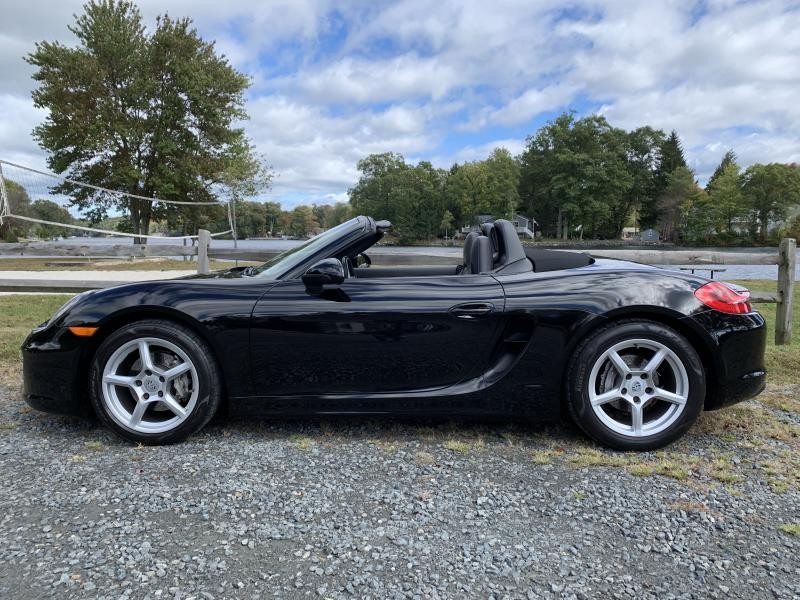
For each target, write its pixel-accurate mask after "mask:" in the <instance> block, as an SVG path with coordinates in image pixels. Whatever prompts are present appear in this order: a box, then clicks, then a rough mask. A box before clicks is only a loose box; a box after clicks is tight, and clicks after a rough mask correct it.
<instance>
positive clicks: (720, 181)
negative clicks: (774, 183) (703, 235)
mask: <svg viewBox="0 0 800 600" xmlns="http://www.w3.org/2000/svg"><path fill="white" fill-rule="evenodd" d="M726 156H727V154H726ZM724 160H725V159H723V161H724ZM708 192H709V198H710V200H711V202H710V206H709V208H710V212H711V220H712V223H713V228H714V231H715V233H716V234H717V235H718V236H719V235H721V236H732V235H733V234H734V224H735V223H736V222H738V221H740V220H744V219H746V217H747V213H748V207H747V204H746V203H745V197H744V193H743V192H742V176H741V173H740V172H739V165H737V164H736V163H735V162H728V163H727V164H725V165H724V166H722V168H721V170H720V172H719V173H718V174H717V177H716V178H715V179H714V181H713V182H712V183H711V184H710V185H709V187H708Z"/></svg>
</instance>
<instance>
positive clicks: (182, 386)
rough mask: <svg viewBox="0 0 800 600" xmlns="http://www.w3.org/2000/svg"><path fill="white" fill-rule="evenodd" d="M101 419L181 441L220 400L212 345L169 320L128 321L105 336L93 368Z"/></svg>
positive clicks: (151, 437)
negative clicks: (210, 346) (128, 323)
mask: <svg viewBox="0 0 800 600" xmlns="http://www.w3.org/2000/svg"><path fill="white" fill-rule="evenodd" d="M89 380H90V395H91V400H92V404H93V406H94V409H95V412H96V413H97V414H98V416H99V417H100V419H101V420H102V421H103V422H104V423H105V424H106V425H107V426H108V427H110V428H111V429H113V430H114V431H115V432H116V433H117V434H119V435H120V436H122V437H124V438H126V439H128V440H132V441H135V442H140V443H143V444H168V443H173V442H178V441H181V440H183V439H185V438H186V437H188V436H189V435H191V434H193V433H195V432H196V431H198V430H199V429H200V428H202V427H203V426H204V425H205V424H206V423H208V421H209V420H210V419H211V417H213V416H214V413H215V412H216V411H217V408H218V407H219V404H220V385H219V382H220V377H219V371H218V368H217V365H216V362H215V361H214V359H213V355H212V352H211V349H210V348H209V347H208V345H207V344H206V343H205V341H204V340H202V339H201V338H200V337H198V336H197V335H196V334H195V333H194V332H193V331H191V330H190V329H188V328H186V327H183V326H181V325H178V324H177V323H172V322H170V321H161V320H147V321H139V322H136V323H132V324H130V325H126V326H124V327H122V328H120V329H119V330H117V331H115V332H114V333H113V334H111V335H110V336H109V337H108V338H107V339H105V340H104V341H103V343H102V344H101V345H100V347H99V348H98V350H97V353H96V354H95V357H94V361H93V362H92V367H91V371H90V374H89Z"/></svg>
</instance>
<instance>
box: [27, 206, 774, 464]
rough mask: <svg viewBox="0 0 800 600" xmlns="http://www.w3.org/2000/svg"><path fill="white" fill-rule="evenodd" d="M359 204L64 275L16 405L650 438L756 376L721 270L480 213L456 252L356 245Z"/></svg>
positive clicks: (630, 444) (753, 384)
mask: <svg viewBox="0 0 800 600" xmlns="http://www.w3.org/2000/svg"><path fill="white" fill-rule="evenodd" d="M389 227H390V224H389V223H388V222H385V221H375V220H373V219H372V218H369V217H363V216H362V217H357V218H355V219H352V220H350V221H348V222H346V223H344V224H342V225H339V226H337V227H334V228H332V229H330V230H328V231H326V232H325V233H322V234H321V235H318V236H316V237H314V238H312V239H311V240H309V241H308V242H306V243H304V244H302V245H300V246H297V247H295V248H292V249H291V250H288V251H287V252H284V253H283V254H281V255H279V256H277V257H276V258H274V259H272V260H270V261H269V262H267V263H265V264H263V265H262V266H260V267H247V268H235V269H231V270H228V271H222V272H216V273H212V274H210V275H205V276H201V275H198V276H191V277H183V278H178V279H171V280H162V281H149V282H143V283H133V284H127V285H121V286H118V287H114V288H109V289H104V290H98V291H91V292H86V293H83V294H79V295H77V296H75V297H74V298H73V299H71V300H70V301H69V302H67V303H66V304H65V305H64V306H63V307H62V308H61V309H60V310H59V311H58V312H57V313H56V314H55V315H53V317H52V318H51V319H50V320H49V321H47V322H45V323H43V324H42V325H41V326H39V327H37V328H36V329H34V330H33V331H32V332H31V334H30V335H29V336H28V338H27V339H26V340H25V342H24V344H23V346H22V353H23V364H24V380H25V383H24V394H25V397H26V399H27V401H28V403H29V404H30V405H31V406H33V407H34V408H37V409H40V410H44V411H51V412H58V413H66V414H75V415H89V414H92V413H94V414H96V415H97V416H98V417H99V418H100V420H101V421H102V422H104V423H105V424H106V425H108V426H109V427H110V428H111V429H113V430H114V431H115V432H117V433H118V434H119V435H121V436H123V437H125V438H127V439H129V440H133V441H137V442H142V443H145V444H156V443H169V442H176V441H179V440H182V439H184V438H185V437H187V436H189V435H191V434H192V433H194V432H196V431H198V430H199V429H200V428H201V427H203V426H204V425H205V424H206V423H208V421H209V420H210V419H211V418H212V416H214V414H215V413H216V412H217V411H219V410H220V409H222V408H224V409H225V410H226V411H228V412H229V413H232V414H253V413H258V414H261V415H265V414H267V415H269V414H273V415H305V414H343V413H370V414H389V413H391V414H432V413H438V414H445V415H454V416H455V415H462V416H465V415H471V416H481V415H486V416H488V415H515V416H519V417H531V418H535V419H540V420H541V419H554V418H558V417H559V416H561V415H568V416H569V417H571V418H572V419H573V420H574V421H575V422H576V423H577V424H578V426H580V427H581V428H582V429H583V431H585V432H586V433H587V434H588V435H589V436H591V437H593V438H594V439H596V440H598V441H600V442H602V443H604V444H606V445H608V446H612V447H615V448H621V449H642V450H644V449H652V448H657V447H660V446H663V445H665V444H667V443H669V442H671V441H672V440H674V439H676V438H677V437H678V436H680V435H681V434H683V433H684V432H685V431H686V430H687V429H688V428H689V426H690V425H691V424H692V422H693V421H694V420H695V419H696V417H697V416H698V414H699V413H700V411H702V410H713V409H717V408H720V407H722V406H725V405H727V404H731V403H734V402H738V401H740V400H744V399H746V398H750V397H752V396H754V395H756V394H758V393H759V392H760V391H761V390H762V389H763V388H764V384H765V371H764V360H763V357H764V345H765V324H764V319H763V317H762V316H761V315H760V314H759V313H758V312H756V311H754V310H753V309H752V307H751V305H750V303H749V302H748V292H747V291H746V290H743V289H741V288H737V287H735V286H729V285H726V284H723V283H720V282H717V281H709V280H708V279H705V278H702V277H699V276H695V275H689V274H687V273H684V272H680V271H670V270H665V269H661V268H656V267H651V266H646V265H641V264H636V263H630V262H623V261H617V260H607V259H594V258H591V257H589V256H587V255H584V254H579V253H574V252H566V251H560V252H559V251H549V250H538V249H535V248H525V247H523V245H522V244H521V243H520V241H519V238H518V237H517V233H516V231H515V228H514V226H513V225H512V224H511V223H510V222H508V221H505V220H502V219H500V220H497V221H495V222H494V223H492V224H488V225H485V226H483V228H482V230H481V231H480V232H477V231H476V232H473V233H470V234H469V235H468V236H467V238H466V240H465V244H464V255H463V260H462V261H460V264H453V265H444V266H415V267H400V266H398V267H388V266H377V265H371V264H370V260H369V258H368V256H367V255H366V254H365V252H366V251H367V250H368V249H369V248H370V247H371V246H373V245H374V244H375V243H376V242H378V240H380V239H381V238H382V237H383V235H384V233H385V232H386V230H387V229H388V228H389Z"/></svg>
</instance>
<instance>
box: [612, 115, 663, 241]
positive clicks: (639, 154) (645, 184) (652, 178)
mask: <svg viewBox="0 0 800 600" xmlns="http://www.w3.org/2000/svg"><path fill="white" fill-rule="evenodd" d="M664 140H665V136H664V132H663V131H661V130H660V129H653V128H652V127H639V128H638V129H634V130H633V131H631V132H630V133H628V134H627V136H626V140H625V157H626V165H627V170H628V173H629V174H630V176H631V187H630V188H629V189H628V193H627V195H626V196H625V202H624V203H623V205H622V206H621V207H620V210H619V211H618V213H617V214H616V220H615V221H616V222H615V225H616V227H617V228H619V232H620V233H621V232H622V227H624V221H623V222H621V221H620V219H623V218H624V219H627V217H628V215H630V214H632V213H634V211H635V212H636V215H637V217H638V220H639V221H641V220H642V217H641V214H642V212H648V210H650V211H654V210H655V209H654V208H651V206H652V205H654V201H653V195H654V191H655V186H656V170H657V169H658V166H659V164H660V160H661V146H662V145H663V144H664ZM651 224H654V223H651ZM636 225H637V223H636V222H634V226H636Z"/></svg>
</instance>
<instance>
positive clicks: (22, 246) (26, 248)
mask: <svg viewBox="0 0 800 600" xmlns="http://www.w3.org/2000/svg"><path fill="white" fill-rule="evenodd" d="M573 251H575V252H580V250H573ZM277 254H279V251H276V250H257V249H248V248H238V249H237V248H214V247H213V246H212V244H211V235H210V233H209V232H208V231H206V230H204V229H201V230H200V231H199V232H198V243H197V245H196V246H181V245H167V244H163V245H162V244H149V245H148V244H141V245H140V244H136V245H133V246H131V245H130V244H115V245H97V244H95V245H92V244H86V245H83V244H80V245H79V244H58V243H55V244H53V243H48V242H23V243H16V244H0V255H6V256H51V257H53V256H57V257H92V258H114V257H117V258H120V257H124V258H148V257H160V256H189V257H195V256H196V257H197V272H198V273H208V272H209V270H210V269H209V259H211V258H220V259H228V260H237V259H238V260H253V261H266V260H269V259H270V258H273V257H274V256H276V255H277ZM592 254H593V255H594V256H597V257H603V258H618V259H623V260H632V261H636V262H641V263H646V264H651V265H698V266H702V265H778V285H777V290H776V292H775V293H774V294H770V293H763V292H753V293H752V295H751V298H752V300H753V301H754V302H765V303H775V304H776V305H777V306H776V311H775V343H776V344H777V345H784V344H789V343H791V339H792V311H793V306H792V304H793V297H794V296H793V295H794V285H795V270H796V265H797V242H796V241H795V240H794V239H792V238H786V239H783V240H781V243H780V245H779V246H778V251H777V253H775V254H762V253H756V252H720V251H709V250H666V251H665V250H653V249H637V250H617V249H610V248H609V249H600V250H596V251H594V252H592ZM370 257H371V258H372V259H373V260H374V261H375V262H376V263H378V264H383V265H392V266H395V265H421V264H427V265H431V264H452V263H453V260H454V254H452V250H450V251H446V250H444V249H443V251H442V252H440V253H439V252H436V251H435V250H429V251H427V252H425V253H420V252H415V253H402V252H396V251H395V252H387V251H382V250H381V249H380V248H374V249H373V250H372V251H370ZM1 266H2V263H0V267H1ZM0 270H2V268H0ZM119 283H120V282H119V281H113V282H112V281H93V282H81V281H66V280H61V281H57V280H50V281H44V280H24V279H5V280H0V291H9V292H10V291H32V292H33V291H37V292H42V291H48V292H53V291H61V292H77V291H81V290H85V289H96V288H103V287H110V286H111V285H117V284H119Z"/></svg>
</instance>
